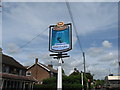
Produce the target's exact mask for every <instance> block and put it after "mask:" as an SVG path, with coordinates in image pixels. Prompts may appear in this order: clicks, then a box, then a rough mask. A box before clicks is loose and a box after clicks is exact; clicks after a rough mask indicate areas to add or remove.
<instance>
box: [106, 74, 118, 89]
mask: <svg viewBox="0 0 120 90" xmlns="http://www.w3.org/2000/svg"><path fill="white" fill-rule="evenodd" d="M105 82H106V88H110V89H112V88H114V89H115V88H116V90H117V89H118V88H120V76H114V75H109V76H106V77H105Z"/></svg>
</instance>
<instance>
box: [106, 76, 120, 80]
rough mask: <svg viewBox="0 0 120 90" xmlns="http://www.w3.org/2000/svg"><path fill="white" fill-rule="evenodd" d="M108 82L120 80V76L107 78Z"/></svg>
mask: <svg viewBox="0 0 120 90" xmlns="http://www.w3.org/2000/svg"><path fill="white" fill-rule="evenodd" d="M107 79H108V80H120V76H107Z"/></svg>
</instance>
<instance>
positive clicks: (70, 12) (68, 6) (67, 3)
mask: <svg viewBox="0 0 120 90" xmlns="http://www.w3.org/2000/svg"><path fill="white" fill-rule="evenodd" d="M66 6H67V9H68V12H69V14H70V18H71V21H72V22H73V27H74V30H75V33H76V37H77V39H78V44H79V47H80V49H81V51H82V52H83V49H82V45H81V42H80V39H79V36H78V32H77V28H76V25H75V22H74V18H73V15H72V11H71V9H70V5H69V2H68V1H67V0H66Z"/></svg>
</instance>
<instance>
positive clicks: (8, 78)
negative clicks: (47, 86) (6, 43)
mask: <svg viewBox="0 0 120 90" xmlns="http://www.w3.org/2000/svg"><path fill="white" fill-rule="evenodd" d="M0 64H1V65H0V66H1V69H2V70H0V80H1V82H0V88H1V89H2V90H9V89H14V90H16V89H20V90H32V89H33V84H34V83H35V82H36V80H35V79H34V78H33V77H30V76H26V71H27V70H26V68H25V67H24V66H23V65H21V64H20V63H19V62H18V61H16V60H15V59H14V58H13V57H10V56H8V55H5V54H3V53H2V49H1V52H0Z"/></svg>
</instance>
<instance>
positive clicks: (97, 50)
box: [87, 47, 104, 57]
mask: <svg viewBox="0 0 120 90" xmlns="http://www.w3.org/2000/svg"><path fill="white" fill-rule="evenodd" d="M87 53H88V55H89V56H92V57H97V56H100V55H101V54H103V53H104V49H103V48H101V47H90V48H89V49H88V50H87Z"/></svg>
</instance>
